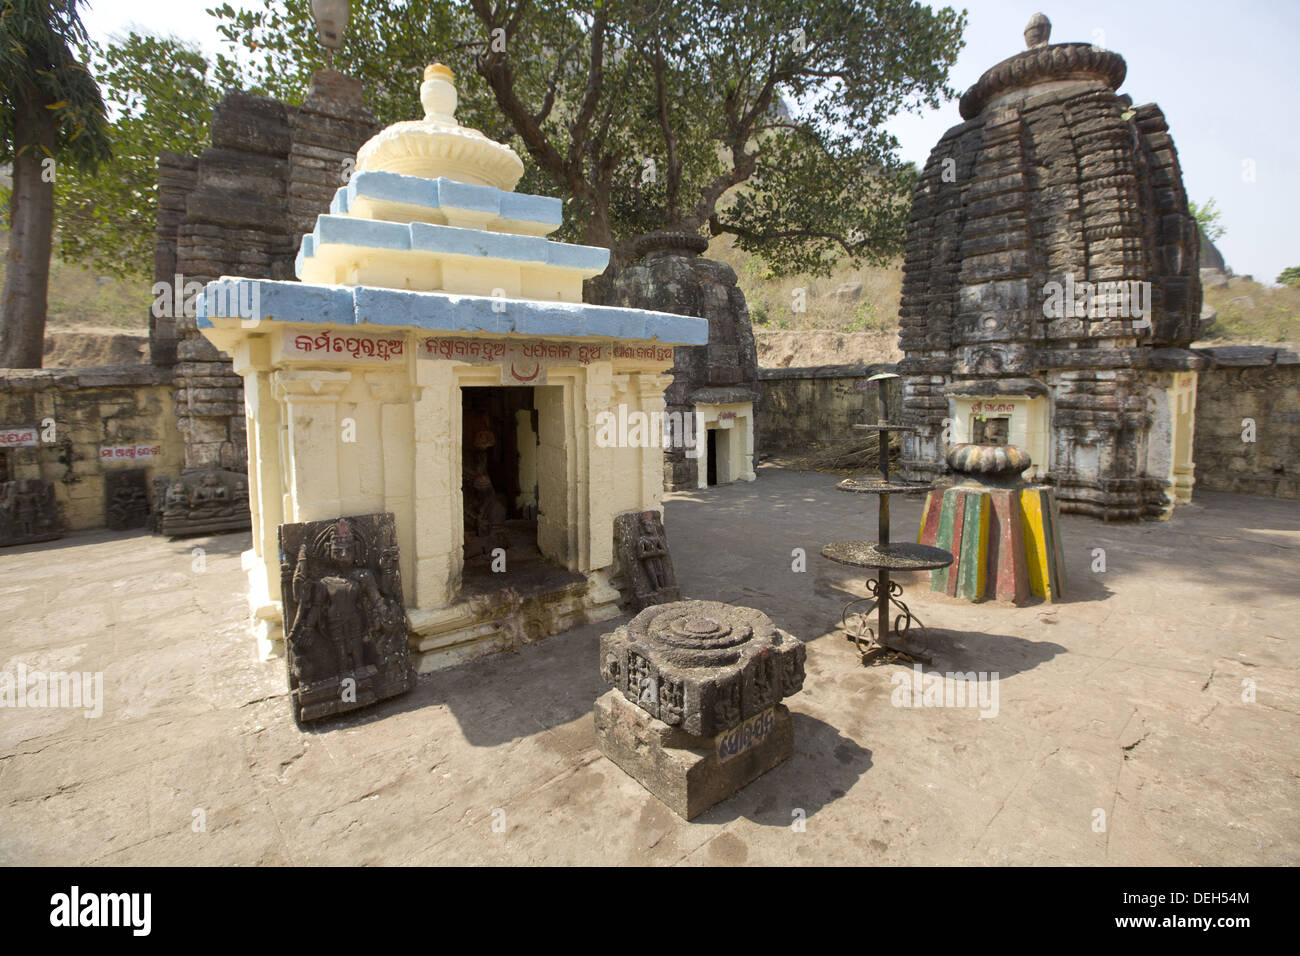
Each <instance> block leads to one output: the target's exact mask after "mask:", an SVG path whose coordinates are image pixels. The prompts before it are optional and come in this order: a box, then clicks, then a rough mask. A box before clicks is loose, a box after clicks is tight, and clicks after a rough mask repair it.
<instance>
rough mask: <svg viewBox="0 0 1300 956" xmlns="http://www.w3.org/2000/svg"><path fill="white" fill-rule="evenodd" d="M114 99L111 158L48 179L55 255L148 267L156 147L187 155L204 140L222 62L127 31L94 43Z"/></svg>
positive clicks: (227, 71)
mask: <svg viewBox="0 0 1300 956" xmlns="http://www.w3.org/2000/svg"><path fill="white" fill-rule="evenodd" d="M92 50H93V59H92V62H93V65H94V70H95V73H96V75H97V76H98V78H99V82H100V85H101V89H102V90H103V92H104V97H105V99H106V100H107V102H108V103H109V104H110V106H111V107H112V111H113V115H114V118H113V121H112V124H111V127H110V132H109V135H110V137H111V139H112V143H113V157H112V159H111V160H109V161H108V162H106V163H104V164H103V166H102V167H101V168H100V170H99V171H98V173H97V174H93V175H92V174H89V173H84V172H81V171H75V170H73V171H62V170H61V171H60V175H59V177H58V179H57V180H56V184H55V187H56V196H57V202H58V205H57V225H58V229H59V243H60V254H61V255H62V257H63V258H64V259H66V260H68V261H75V262H81V263H84V264H86V265H89V266H93V267H94V268H95V269H96V270H98V271H100V272H105V273H109V274H112V275H116V276H136V277H144V276H149V275H152V273H153V244H154V228H155V220H156V216H157V200H158V188H157V187H158V183H157V180H158V168H157V163H156V160H157V156H158V154H159V153H162V152H166V151H172V152H177V153H182V154H186V155H188V154H195V153H198V152H200V151H201V150H202V149H203V148H204V147H205V146H206V145H207V138H208V124H209V122H210V120H211V117H212V109H213V107H214V106H215V105H216V103H217V101H218V100H219V98H220V95H221V80H222V77H223V75H224V77H225V78H226V79H227V80H229V79H231V78H232V64H230V63H229V61H224V62H223V63H219V64H218V65H217V66H216V67H213V66H210V65H209V63H208V61H207V59H206V58H205V57H204V56H203V55H202V54H201V53H200V52H199V51H198V50H197V49H195V48H193V47H191V46H188V45H186V44H185V43H183V42H182V41H180V40H177V39H174V38H159V37H152V36H140V35H139V34H137V33H134V32H132V33H130V34H129V35H128V36H126V37H125V38H122V39H119V40H117V41H115V42H112V43H110V44H109V45H108V46H107V47H101V46H99V45H97V44H94V45H93V46H92Z"/></svg>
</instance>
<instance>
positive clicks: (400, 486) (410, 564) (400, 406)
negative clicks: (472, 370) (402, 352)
mask: <svg viewBox="0 0 1300 956" xmlns="http://www.w3.org/2000/svg"><path fill="white" fill-rule="evenodd" d="M365 380H366V384H367V385H369V386H370V397H371V400H372V401H374V402H376V403H377V404H378V416H377V417H378V441H377V443H376V450H375V453H376V456H377V458H378V466H377V467H378V482H379V485H378V492H379V494H380V496H381V498H382V500H383V508H382V509H381V510H383V511H391V512H392V513H393V520H394V523H395V525H396V527H397V547H398V550H399V559H398V567H399V570H400V572H401V575H402V594H403V601H404V602H405V603H406V604H408V605H412V606H414V603H415V499H414V487H415V485H414V465H413V461H412V458H411V449H412V448H413V447H414V444H415V430H414V421H415V419H414V414H413V411H414V410H413V408H412V405H411V388H410V384H409V382H408V381H407V374H406V370H405V369H403V370H402V371H400V372H397V371H392V372H366V373H365ZM372 480H373V479H372ZM363 487H365V485H364V483H363Z"/></svg>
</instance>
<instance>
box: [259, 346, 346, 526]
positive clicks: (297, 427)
mask: <svg viewBox="0 0 1300 956" xmlns="http://www.w3.org/2000/svg"><path fill="white" fill-rule="evenodd" d="M272 378H273V381H274V383H275V389H276V392H277V393H278V394H279V395H281V396H282V400H283V402H284V404H285V408H286V410H287V414H286V415H285V418H286V419H287V423H288V447H287V450H288V456H289V461H288V463H287V464H288V469H287V475H286V478H287V479H288V497H289V501H290V507H289V508H288V509H287V513H286V514H285V517H284V520H285V521H287V522H301V521H322V520H325V519H328V518H337V517H338V516H339V515H341V514H342V501H341V500H340V488H339V423H338V408H337V405H338V401H339V398H340V396H342V394H343V390H344V389H345V388H347V386H348V384H349V383H350V382H351V381H352V373H351V372H341V371H326V370H322V369H282V370H280V371H278V372H276V373H275V374H274V376H272Z"/></svg>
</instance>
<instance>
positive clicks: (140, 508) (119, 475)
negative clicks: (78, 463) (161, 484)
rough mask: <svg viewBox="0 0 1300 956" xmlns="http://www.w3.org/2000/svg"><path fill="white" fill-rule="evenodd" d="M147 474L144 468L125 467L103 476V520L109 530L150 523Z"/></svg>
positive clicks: (131, 527) (119, 529)
mask: <svg viewBox="0 0 1300 956" xmlns="http://www.w3.org/2000/svg"><path fill="white" fill-rule="evenodd" d="M146 474H147V472H146V470H145V469H144V468H128V469H126V470H124V471H111V472H109V473H108V474H106V475H105V476H104V524H105V527H107V528H108V529H109V530H110V531H129V530H131V529H133V528H143V527H146V526H148V525H149V524H150V523H151V522H150V510H151V509H150V507H149V488H148V486H147V484H146V481H145V476H146Z"/></svg>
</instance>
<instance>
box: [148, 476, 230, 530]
mask: <svg viewBox="0 0 1300 956" xmlns="http://www.w3.org/2000/svg"><path fill="white" fill-rule="evenodd" d="M163 481H166V482H167V484H166V490H165V491H164V490H162V487H163V486H162V482H163ZM152 485H153V499H154V511H155V516H156V517H155V522H154V526H155V530H156V531H158V532H159V533H160V534H167V535H178V534H211V533H213V532H216V531H241V530H243V529H244V528H247V527H249V526H250V525H251V523H252V518H251V517H250V515H249V511H248V476H247V475H245V474H244V473H243V472H238V471H224V470H203V471H188V472H185V473H184V474H183V475H181V476H180V477H179V478H176V479H175V480H171V479H161V480H160V479H158V478H155V479H154V481H153V483H152ZM160 505H161V507H160Z"/></svg>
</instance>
